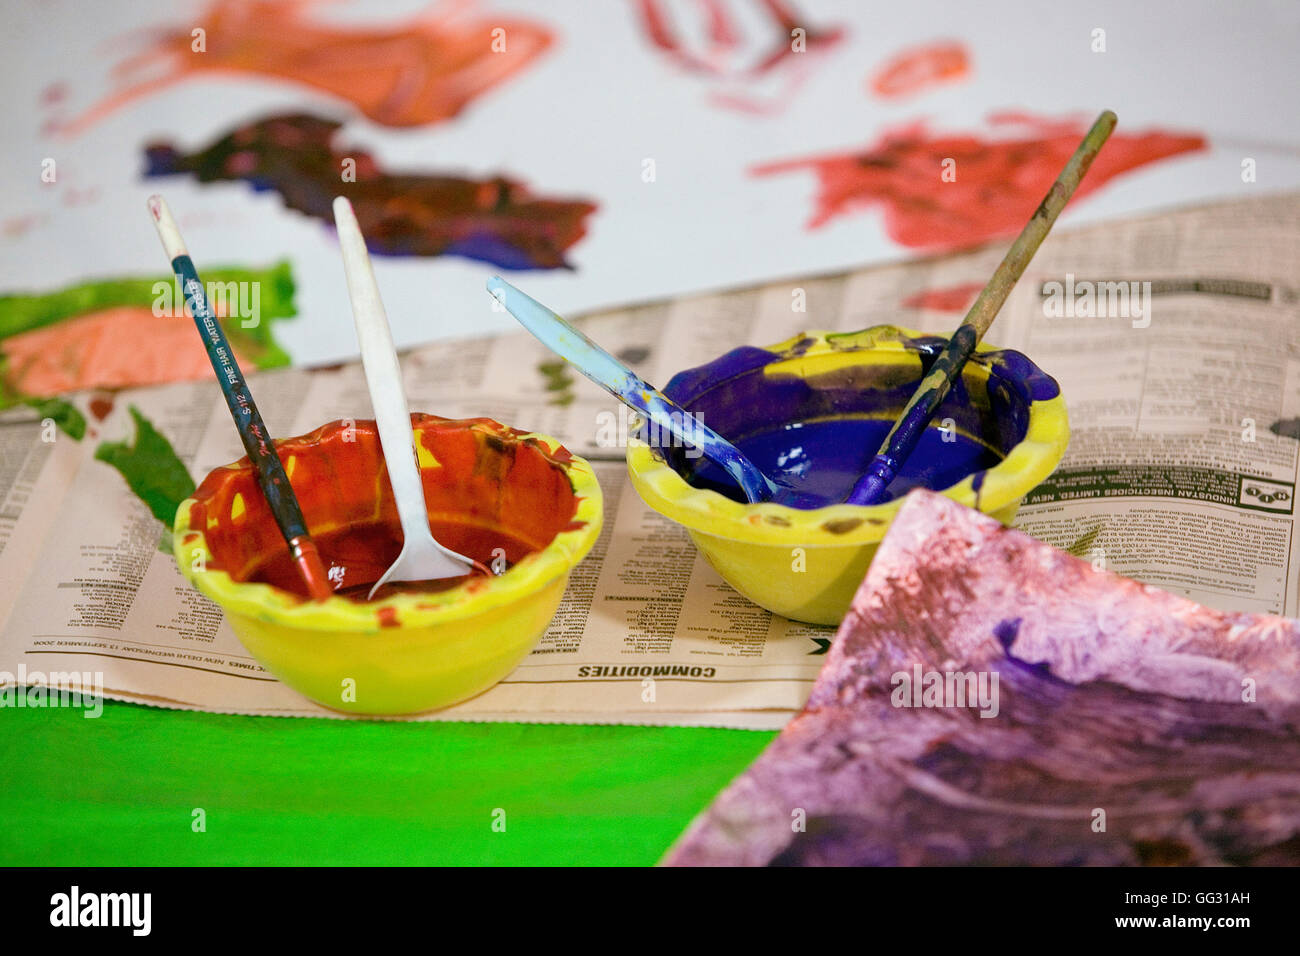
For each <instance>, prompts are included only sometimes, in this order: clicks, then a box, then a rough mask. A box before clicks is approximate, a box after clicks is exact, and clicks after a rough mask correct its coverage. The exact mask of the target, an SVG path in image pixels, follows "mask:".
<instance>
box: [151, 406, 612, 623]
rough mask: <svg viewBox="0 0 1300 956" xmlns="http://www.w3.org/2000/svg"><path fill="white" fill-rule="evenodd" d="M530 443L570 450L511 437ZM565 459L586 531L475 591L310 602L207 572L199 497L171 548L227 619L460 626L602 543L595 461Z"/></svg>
mask: <svg viewBox="0 0 1300 956" xmlns="http://www.w3.org/2000/svg"><path fill="white" fill-rule="evenodd" d="M299 437H301V436H299ZM529 439H532V440H533V441H535V442H536V443H538V444H539V445H541V446H542V447H543V449H544V451H545V452H546V453H547V454H548V455H552V456H553V455H555V453H556V452H557V450H560V449H563V446H562V445H561V444H560V442H559V441H558V440H557V439H555V438H552V437H551V436H549V435H543V434H540V433H537V432H528V433H517V434H516V435H515V436H514V437H513V438H509V439H505V440H507V441H518V442H523V441H526V440H529ZM294 440H296V439H283V441H294ZM276 444H277V445H278V444H280V441H277V442H276ZM565 455H566V456H567V457H566V458H564V459H562V460H561V462H560V463H561V466H562V467H563V468H564V470H565V474H566V475H568V478H569V483H570V486H571V487H572V488H573V494H574V497H575V498H576V499H577V505H578V507H577V510H576V511H575V513H574V515H573V518H572V520H571V522H570V523H571V524H577V523H579V522H581V526H580V527H576V528H573V530H562V531H560V532H559V533H558V534H556V536H555V537H554V538H553V539H552V540H551V542H550V543H549V544H548V545H547V546H546V547H545V548H543V549H542V550H540V551H535V552H533V553H532V554H529V555H527V556H526V557H524V558H523V559H522V560H520V561H519V563H517V564H515V565H513V566H512V567H510V568H509V569H508V570H507V571H506V572H505V573H504V574H502V575H500V576H499V577H494V578H491V579H489V581H488V585H487V586H486V587H482V586H480V587H478V588H474V589H472V590H471V588H470V585H471V584H472V583H474V581H475V580H477V579H473V580H471V581H469V582H466V583H465V584H460V585H457V586H456V587H454V588H449V589H448V590H446V591H439V592H435V593H432V594H396V595H393V596H391V597H388V598H384V599H382V600H379V601H370V602H366V603H360V602H356V601H349V600H348V599H347V598H344V597H337V596H335V597H330V598H326V599H325V600H324V601H305V600H303V599H302V598H300V597H297V596H295V595H293V594H290V593H289V592H288V591H284V590H281V589H280V588H277V587H273V586H271V585H269V584H261V583H253V582H240V581H236V580H234V579H233V578H232V577H231V576H230V575H229V574H228V573H226V572H225V571H221V570H217V569H212V570H207V569H206V565H207V564H211V563H214V562H213V556H212V552H211V551H210V550H209V549H208V544H207V538H206V536H205V535H204V533H203V529H199V528H191V527H190V523H189V522H190V507H191V505H193V504H194V503H195V499H194V498H187V499H185V501H183V502H181V505H180V507H179V508H178V509H177V511H176V520H175V525H174V528H173V531H172V548H173V551H174V553H175V555H176V560H177V564H178V566H179V567H180V570H181V573H182V574H183V575H184V576H185V577H186V578H187V579H188V580H189V581H190V583H192V584H193V585H194V586H195V587H197V588H198V589H199V590H200V591H201V592H203V594H205V595H206V596H207V597H209V598H211V599H212V600H213V601H215V602H216V603H217V604H218V605H220V607H221V609H222V610H223V611H225V612H226V614H227V615H228V616H234V615H241V616H244V617H250V618H255V619H257V620H259V621H263V622H266V623H269V624H275V625H279V626H282V627H287V628H296V629H300V630H311V631H348V632H362V633H380V632H383V633H385V634H392V635H399V634H401V633H402V631H403V630H409V629H413V628H425V627H429V626H432V625H435V624H442V623H447V622H450V621H460V620H464V619H466V618H470V617H475V616H477V615H480V614H484V613H486V612H488V611H491V610H494V609H496V608H501V607H505V606H507V605H509V604H513V603H515V602H517V601H521V600H523V599H524V598H526V597H529V596H530V595H532V594H535V593H537V592H538V591H540V590H542V589H543V588H544V587H546V586H547V585H548V584H550V583H551V582H552V581H554V580H555V579H556V578H557V577H561V576H563V575H567V574H568V573H569V572H570V571H571V570H572V569H573V567H574V566H575V565H577V564H578V562H579V561H581V560H582V559H583V558H584V557H585V556H586V554H587V552H588V551H590V550H591V547H592V545H594V544H595V542H596V538H597V537H599V535H600V530H601V523H602V521H603V520H604V511H603V507H602V496H601V490H600V483H599V482H598V481H597V480H596V475H595V473H594V472H593V471H592V468H591V463H590V462H588V461H587V460H586V459H585V458H580V457H578V456H577V455H572V454H569V453H568V451H567V449H565ZM223 467H228V468H229V467H236V466H235V465H226V466H223ZM195 533H197V534H198V536H199V537H198V538H197V539H196V540H191V541H190V543H189V544H186V545H182V541H183V539H184V538H185V536H186V535H189V534H195ZM196 551H197V552H200V553H201V554H202V556H203V562H204V566H205V569H204V570H201V571H196V570H195V569H194V567H193V565H194V558H195V553H196ZM182 555H183V556H184V559H183V558H182ZM385 608H391V609H392V615H391V616H390V617H389V619H390V620H395V621H396V623H397V624H398V625H399V626H397V627H394V626H392V625H383V624H381V623H380V616H381V611H382V610H383V609H385Z"/></svg>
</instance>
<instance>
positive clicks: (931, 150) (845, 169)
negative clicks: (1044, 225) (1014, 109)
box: [751, 113, 1206, 251]
mask: <svg viewBox="0 0 1300 956" xmlns="http://www.w3.org/2000/svg"><path fill="white" fill-rule="evenodd" d="M991 120H992V122H994V123H995V124H1000V125H1019V126H1023V127H1026V130H1025V132H1022V133H1021V134H1020V135H1017V136H988V137H980V136H976V135H970V134H964V135H963V134H943V135H937V134H933V133H931V132H929V131H928V130H927V129H926V127H925V124H924V123H919V122H918V123H915V124H912V125H910V126H907V127H904V128H903V129H899V130H894V131H891V132H887V133H885V134H884V136H883V137H881V139H880V140H879V141H878V142H877V143H875V144H873V145H872V146H869V147H868V148H867V149H866V150H863V151H855V152H850V153H836V154H831V155H826V156H815V157H812V158H809V159H798V160H793V161H785V162H778V163H769V164H765V165H762V166H758V167H755V168H754V169H752V170H751V172H752V173H753V174H754V175H757V176H769V175H772V174H775V173H786V172H795V171H802V170H811V171H812V172H813V173H814V174H815V175H816V176H817V180H818V184H819V191H818V195H817V200H816V209H815V211H814V213H813V215H812V218H811V220H810V221H809V223H808V228H810V229H815V228H817V227H819V226H822V225H825V224H826V223H827V222H829V221H830V220H832V219H834V218H836V217H838V216H844V215H848V214H850V213H853V212H856V211H858V210H862V209H870V208H874V207H877V206H879V207H882V208H883V210H884V220H885V222H884V224H885V231H886V232H887V233H888V235H889V237H890V238H891V239H892V240H894V241H895V242H897V243H899V244H900V245H903V246H907V247H908V248H912V249H924V250H930V251H940V250H948V249H956V248H961V247H964V246H970V245H975V244H978V243H981V242H984V241H987V240H989V239H994V238H998V237H1001V236H1007V235H1014V234H1015V233H1017V232H1019V231H1020V229H1021V228H1022V227H1023V226H1024V224H1025V222H1026V221H1028V219H1029V217H1030V216H1031V215H1033V212H1034V210H1035V209H1036V208H1037V207H1038V204H1039V203H1040V202H1041V201H1042V199H1043V196H1044V195H1045V194H1046V193H1047V190H1048V188H1049V187H1050V186H1051V185H1052V183H1053V182H1054V181H1055V179H1056V177H1057V176H1058V175H1059V174H1060V172H1061V169H1062V168H1063V167H1064V166H1065V163H1066V161H1067V160H1068V159H1069V158H1070V156H1071V154H1073V152H1074V150H1075V148H1076V147H1077V146H1078V145H1079V140H1080V139H1081V138H1082V137H1083V134H1084V132H1085V131H1086V129H1087V126H1086V125H1085V124H1082V123H1078V122H1075V121H1073V120H1071V121H1060V120H1055V121H1054V120H1042V119H1037V118H1034V117H1030V116H1026V115H1024V114H1019V113H1005V114H1000V115H998V116H995V117H992V118H991ZM1205 147H1206V140H1205V137H1203V136H1199V135H1196V134H1192V133H1167V132H1163V131H1160V130H1151V131H1147V132H1143V133H1132V134H1125V133H1118V132H1117V133H1115V134H1114V135H1112V136H1111V138H1110V141H1109V142H1108V143H1107V144H1106V145H1105V146H1104V147H1103V148H1102V150H1101V152H1100V153H1099V154H1098V156H1097V158H1096V160H1095V161H1094V162H1093V164H1092V168H1091V169H1090V170H1089V172H1088V175H1087V177H1086V178H1085V179H1084V180H1083V182H1082V183H1081V184H1080V185H1079V188H1078V190H1077V191H1076V193H1075V199H1076V200H1078V199H1080V198H1083V197H1086V196H1088V195H1089V194H1090V193H1093V192H1095V191H1096V190H1098V189H1100V188H1101V187H1102V186H1104V185H1105V184H1106V183H1108V182H1109V181H1110V180H1111V179H1114V178H1115V177H1116V176H1120V175H1122V174H1124V173H1126V172H1129V171H1131V170H1134V169H1139V168H1141V167H1143V166H1146V165H1148V164H1149V163H1154V162H1158V161H1160V160H1162V159H1167V158H1169V157H1171V156H1177V155H1180V154H1182V153H1193V152H1197V151H1199V150H1202V149H1205ZM946 159H952V160H955V162H956V165H955V167H954V171H955V173H956V179H955V181H953V182H944V181H942V179H941V178H940V177H941V175H942V173H943V170H944V160H946Z"/></svg>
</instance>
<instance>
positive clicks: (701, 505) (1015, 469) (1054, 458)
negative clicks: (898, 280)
mask: <svg viewBox="0 0 1300 956" xmlns="http://www.w3.org/2000/svg"><path fill="white" fill-rule="evenodd" d="M926 334H927V333H923V332H918V331H916V330H914V329H908V328H904V327H901V326H895V325H877V326H872V327H871V328H868V329H862V330H861V331H858V332H828V331H808V332H802V333H800V334H798V335H795V336H793V337H791V338H789V339H787V340H786V341H784V342H780V343H777V344H776V345H770V346H766V349H767V351H769V352H772V353H773V354H776V355H782V354H788V355H789V356H790V358H791V360H794V359H797V358H799V357H800V356H802V357H805V358H806V357H812V356H817V355H823V354H826V353H829V352H846V351H863V352H864V353H865V352H866V351H867V350H871V351H877V352H879V351H884V352H886V353H889V352H893V353H902V352H905V351H908V350H907V349H906V347H905V345H904V343H903V341H902V339H903V338H917V337H922V336H925V335H926ZM808 339H812V340H813V341H812V344H811V345H807V346H806V347H805V346H804V343H805V342H806V340H808ZM796 346H798V347H799V352H798V353H797V354H796V353H795V348H796ZM977 351H978V352H979V353H986V352H997V351H1004V349H1000V348H997V347H995V346H992V345H987V344H985V343H980V344H979V346H978V347H977ZM900 357H901V356H900ZM976 367H977V368H978V367H979V366H976ZM1069 438H1070V434H1069V420H1068V417H1067V415H1066V410H1065V399H1064V397H1063V396H1062V395H1061V394H1060V393H1058V394H1057V395H1056V397H1055V398H1051V399H1045V400H1037V401H1032V402H1030V407H1029V424H1028V428H1027V429H1026V432H1025V437H1024V438H1023V439H1022V440H1021V441H1020V442H1019V444H1017V445H1016V446H1015V447H1014V448H1013V449H1012V450H1011V453H1010V454H1008V455H1007V457H1006V458H1004V459H1003V460H1002V461H1001V462H999V463H998V464H997V465H995V466H994V467H992V468H990V469H988V470H987V471H986V472H985V473H984V483H983V487H982V488H981V489H980V491H979V494H978V497H977V495H976V492H975V489H974V487H973V484H974V478H975V476H974V475H968V476H967V477H966V478H964V479H962V480H961V481H960V482H958V483H957V484H956V485H953V486H952V487H950V488H946V489H942V490H941V492H940V493H942V494H944V495H946V496H948V497H949V498H953V499H954V500H956V501H958V502H960V503H961V504H964V505H967V506H969V507H972V508H976V507H977V501H978V507H977V510H980V511H984V512H985V513H995V512H997V511H1000V510H1002V509H1003V508H1005V507H1007V506H1008V505H1010V504H1012V503H1014V502H1016V501H1018V500H1019V499H1021V498H1023V497H1024V496H1025V495H1026V494H1027V493H1028V492H1029V491H1030V490H1031V489H1033V488H1034V487H1035V486H1036V485H1038V484H1040V483H1041V482H1042V481H1043V480H1044V479H1046V478H1047V477H1048V476H1049V475H1050V474H1051V473H1052V472H1053V471H1055V470H1056V466H1057V465H1058V464H1059V463H1060V460H1061V457H1062V455H1064V454H1065V447H1066V445H1067V444H1068V443H1069ZM627 468H628V474H629V476H630V477H631V479H632V483H633V485H634V486H635V487H636V489H637V491H638V492H639V493H640V494H641V497H642V498H643V499H644V500H645V502H646V504H648V505H649V506H650V507H651V508H653V509H654V510H655V511H658V512H660V513H661V514H664V515H666V516H667V517H669V518H672V519H673V520H674V521H676V522H678V523H679V524H681V525H683V526H685V527H686V528H688V529H690V530H692V531H697V532H701V533H704V534H708V535H714V536H716V537H720V538H727V539H730V540H733V541H742V542H747V543H753V544H766V545H790V546H795V545H826V546H853V547H857V546H861V545H864V544H872V543H875V542H877V541H879V540H880V539H881V538H882V537H883V536H884V531H885V528H886V527H887V526H888V525H889V522H890V521H891V520H893V517H894V515H895V514H896V513H897V512H898V509H899V508H901V507H902V505H903V498H897V499H895V500H893V501H887V502H884V503H883V504H878V505H849V504H835V505H827V506H826V507H823V508H814V509H800V508H791V507H789V506H787V505H779V504H773V503H771V502H763V503H759V504H747V503H742V502H739V501H733V500H731V499H730V498H728V497H726V496H725V495H722V494H720V493H718V492H716V491H710V490H707V489H701V488H694V487H692V486H691V485H689V484H687V483H686V480H685V479H683V478H682V476H681V475H679V474H678V473H677V472H676V471H674V470H673V469H672V468H671V467H670V466H669V465H668V463H667V462H666V461H665V460H664V459H663V458H662V457H661V456H660V455H659V454H658V453H656V452H655V451H654V450H653V449H651V448H650V446H649V445H647V444H646V443H645V442H643V441H641V440H640V439H639V438H636V437H634V436H629V437H628V444H627ZM831 529H835V530H831Z"/></svg>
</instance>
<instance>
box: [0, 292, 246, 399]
mask: <svg viewBox="0 0 1300 956" xmlns="http://www.w3.org/2000/svg"><path fill="white" fill-rule="evenodd" d="M0 354H3V356H4V358H5V359H6V360H7V366H6V368H5V373H4V374H5V383H6V384H7V386H8V387H9V388H11V389H13V390H14V391H16V392H18V393H20V394H23V395H33V396H36V397H40V398H46V397H49V396H52V395H59V394H62V393H64V392H71V391H78V390H80V389H84V388H131V387H134V386H137V385H160V384H163V383H167V382H187V381H195V380H197V379H204V378H211V377H212V364H211V363H210V362H209V361H208V353H207V352H206V351H205V350H204V348H203V341H202V339H200V338H199V336H198V334H197V333H196V332H195V331H194V323H193V322H192V321H190V320H189V319H188V318H185V317H173V316H167V315H163V316H157V315H154V314H153V312H152V310H150V309H147V308H145V307H143V306H119V307H117V308H112V309H104V310H102V311H99V312H89V313H87V314H85V315H79V316H76V317H75V318H71V319H65V320H63V321H61V322H56V323H54V324H53V325H47V326H45V327H43V328H39V329H32V330H31V331H29V332H21V333H19V334H18V335H12V336H9V337H8V338H6V339H4V341H2V342H0ZM235 359H236V361H239V362H243V361H244V358H243V356H242V355H240V354H239V352H238V351H237V350H236V353H235Z"/></svg>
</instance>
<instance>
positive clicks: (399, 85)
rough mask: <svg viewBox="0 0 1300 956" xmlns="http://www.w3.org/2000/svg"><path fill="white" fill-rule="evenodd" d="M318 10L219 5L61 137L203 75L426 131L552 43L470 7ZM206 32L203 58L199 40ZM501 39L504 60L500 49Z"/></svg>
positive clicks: (532, 28) (148, 57)
mask: <svg viewBox="0 0 1300 956" xmlns="http://www.w3.org/2000/svg"><path fill="white" fill-rule="evenodd" d="M315 2H317V0H285V2H280V0H215V2H214V3H212V4H211V5H210V6H208V8H207V9H206V10H204V11H203V12H201V13H200V14H198V15H197V16H196V17H194V19H193V22H192V23H190V24H187V25H185V26H183V27H179V28H175V29H170V30H164V31H161V32H160V34H158V35H157V36H158V38H157V40H156V42H155V43H154V45H153V46H152V47H151V48H150V49H147V50H145V51H143V52H142V53H139V54H137V55H135V56H132V57H130V58H129V59H127V60H125V61H123V62H122V63H119V64H118V65H117V67H116V68H115V69H114V71H113V74H114V76H115V78H116V79H117V80H118V81H120V82H122V83H124V84H125V85H124V86H122V87H121V88H120V89H118V90H117V91H116V92H114V93H113V94H111V95H110V96H109V97H108V98H106V99H105V100H103V101H102V102H100V103H99V104H98V105H97V106H95V107H93V108H92V109H91V110H89V111H88V112H87V113H85V114H84V115H82V116H81V117H80V118H78V119H76V120H74V121H73V122H71V123H69V124H66V125H63V126H62V127H61V128H60V131H61V132H64V133H76V132H80V131H81V130H82V129H84V128H85V127H87V126H89V125H90V124H92V123H95V122H97V121H99V120H100V119H102V118H103V117H104V116H106V115H108V114H109V113H111V112H113V111H114V110H116V109H118V108H120V107H121V106H123V105H125V104H126V103H129V102H131V101H133V100H135V99H138V98H140V97H143V96H148V95H151V94H154V93H157V92H160V91H162V90H165V89H168V88H170V87H172V86H174V85H176V84H178V83H180V82H182V81H184V80H188V79H192V78H195V77H199V76H203V75H210V76H230V75H235V76H242V77H246V78H257V79H273V80H288V81H290V82H293V83H299V84H302V85H304V86H309V87H311V88H313V89H316V90H321V91H323V92H325V93H328V94H331V95H333V96H336V97H339V98H341V99H345V100H347V101H348V102H350V103H351V104H352V105H353V106H355V107H356V108H357V109H358V110H360V111H361V112H362V113H364V114H365V115H366V116H367V117H369V118H370V119H372V120H374V121H375V122H376V123H379V124H381V125H383V126H394V127H400V126H425V125H428V124H431V123H439V122H442V121H444V120H447V119H450V118H452V117H454V116H456V115H457V114H459V113H460V112H461V110H463V109H464V108H465V107H466V106H467V105H468V104H470V103H471V102H473V101H474V100H475V99H477V98H478V97H479V96H481V95H482V94H483V93H485V92H487V91H488V90H489V89H491V88H492V87H494V86H496V85H498V84H499V83H502V82H504V81H505V80H507V79H509V78H510V77H511V76H513V75H514V74H515V73H517V72H519V71H520V70H522V69H524V68H525V67H527V66H528V65H529V64H530V63H532V61H533V60H534V59H536V58H537V57H538V56H539V55H540V54H541V53H542V52H544V51H545V50H546V49H547V48H548V47H549V46H550V45H551V43H552V42H553V37H552V34H551V32H550V31H549V30H548V29H546V28H545V27H543V26H542V25H541V24H538V23H535V22H532V21H529V20H521V19H517V18H513V17H509V16H502V15H493V16H490V17H488V16H484V17H480V16H475V15H472V14H471V12H470V8H471V7H472V6H473V5H474V4H473V3H467V2H464V0H452V2H444V3H439V4H435V5H434V6H432V7H430V8H429V9H428V10H426V11H425V12H424V13H422V14H420V15H419V16H417V17H415V18H413V19H411V20H408V21H407V22H405V23H401V24H398V25H395V26H391V27H371V28H365V27H356V26H343V25H329V24H325V23H321V22H317V21H314V20H312V19H310V18H309V17H308V15H307V13H306V11H307V9H308V8H309V7H311V6H313V5H314V3H315ZM200 27H201V28H202V29H203V30H204V31H206V33H205V36H204V44H205V50H203V51H201V52H200V51H195V50H194V49H193V44H194V43H195V42H196V39H195V37H194V36H193V35H192V33H191V31H192V30H193V29H197V28H200ZM497 29H500V30H503V31H504V34H494V33H493V31H495V30H497ZM498 38H501V39H503V40H504V43H505V49H504V50H503V51H500V52H497V51H494V50H493V48H492V46H493V41H494V40H495V39H498ZM159 69H161V72H159ZM145 71H149V75H142V73H144V72H145Z"/></svg>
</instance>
